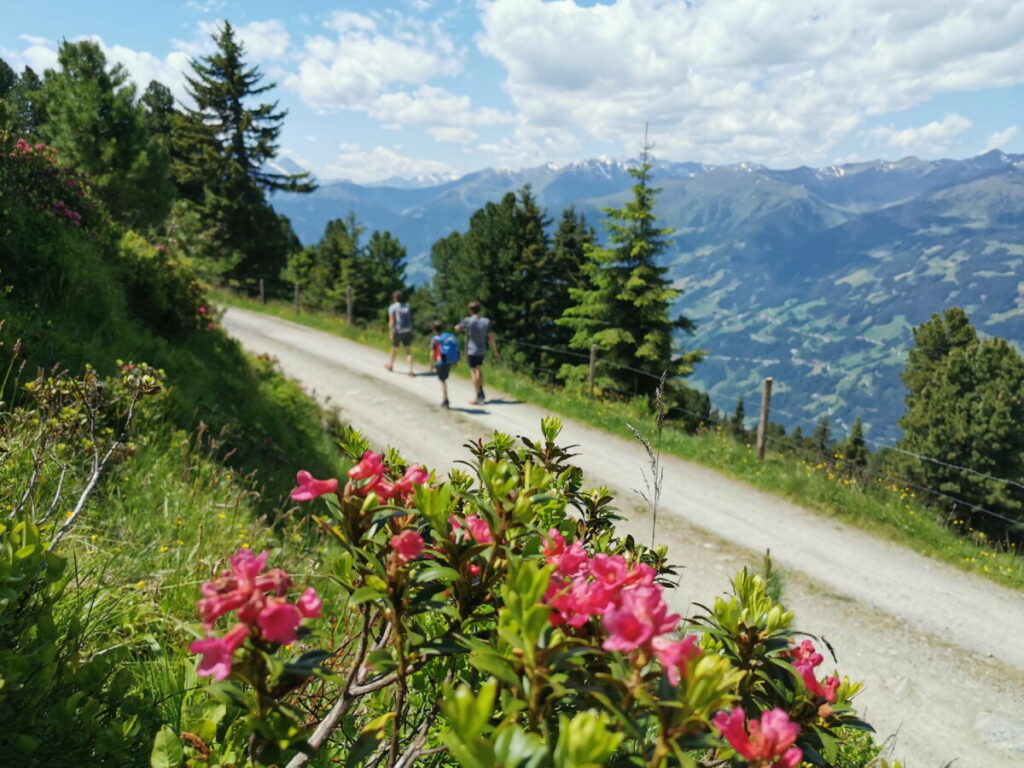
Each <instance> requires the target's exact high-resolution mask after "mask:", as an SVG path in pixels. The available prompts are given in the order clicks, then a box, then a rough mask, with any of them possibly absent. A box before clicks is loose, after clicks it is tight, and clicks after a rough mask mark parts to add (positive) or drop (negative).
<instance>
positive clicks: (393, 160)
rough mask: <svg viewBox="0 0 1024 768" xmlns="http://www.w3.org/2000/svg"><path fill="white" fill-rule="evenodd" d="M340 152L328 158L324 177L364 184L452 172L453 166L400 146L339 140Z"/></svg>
mask: <svg viewBox="0 0 1024 768" xmlns="http://www.w3.org/2000/svg"><path fill="white" fill-rule="evenodd" d="M339 148H340V149H341V152H340V153H339V154H338V156H337V157H336V158H335V159H334V161H333V162H331V163H330V164H329V165H328V166H327V169H326V171H325V172H324V177H325V178H326V179H347V180H349V181H354V182H356V183H358V184H367V183H371V182H375V181H382V180H383V179H388V178H391V177H392V176H401V177H409V176H419V175H422V174H427V173H446V174H447V173H452V172H453V170H454V169H453V168H452V167H451V166H449V165H446V164H445V163H440V162H437V161H435V160H420V159H416V158H412V157H407V156H405V155H403V154H401V147H394V148H388V147H382V146H377V147H374V148H373V149H367V150H363V149H362V148H361V147H360V146H359V145H357V144H342V145H341V146H340V147H339Z"/></svg>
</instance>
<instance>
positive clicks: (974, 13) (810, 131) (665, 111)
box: [477, 0, 1024, 165]
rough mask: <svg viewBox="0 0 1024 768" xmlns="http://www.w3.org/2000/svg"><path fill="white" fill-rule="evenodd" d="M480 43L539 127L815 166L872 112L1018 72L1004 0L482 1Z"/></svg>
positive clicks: (1021, 52)
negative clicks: (645, 138) (649, 138)
mask: <svg viewBox="0 0 1024 768" xmlns="http://www.w3.org/2000/svg"><path fill="white" fill-rule="evenodd" d="M478 5H479V8H480V14H481V24H482V31H481V33H480V34H479V36H478V38H477V43H478V46H479V48H480V50H481V51H482V52H483V53H485V54H486V55H489V56H491V57H493V58H495V59H497V60H498V61H499V62H500V63H501V64H502V65H503V66H504V67H505V69H506V79H505V83H504V88H505V90H506V92H507V93H508V95H509V96H510V98H511V99H512V100H513V102H514V104H515V105H516V107H517V108H518V109H519V110H520V114H521V116H522V118H523V119H524V120H525V121H526V122H527V123H529V124H530V125H531V126H533V127H534V128H537V129H541V128H545V127H550V128H563V129H567V128H571V127H573V126H579V127H581V128H582V130H584V131H585V132H586V133H587V134H589V136H590V137H592V138H594V139H598V140H603V141H612V142H622V143H623V144H624V145H625V146H627V147H630V148H635V147H637V146H638V144H639V143H640V137H641V135H642V130H643V129H642V126H643V124H644V123H645V122H648V123H650V126H651V133H652V135H653V136H654V137H655V139H656V140H657V142H658V145H659V154H661V155H663V156H666V157H678V158H682V157H687V156H688V157H699V158H700V159H703V160H708V161H712V162H727V161H735V160H740V159H749V160H754V161H757V162H763V163H767V164H773V165H785V164H790V163H798V162H809V161H816V160H817V161H824V160H826V159H827V158H828V157H830V156H831V154H832V153H833V149H834V148H835V147H836V146H837V145H838V144H839V143H840V142H841V141H842V140H844V139H846V138H849V137H850V136H852V135H853V134H854V133H855V132H856V131H857V130H858V129H859V128H860V126H861V124H862V123H863V122H864V121H865V119H867V118H868V117H870V116H874V115H881V114H886V113H889V112H893V111H896V110H902V109H906V108H909V107H912V106H915V105H918V104H921V103H924V102H926V101H927V100H929V99H930V98H932V97H933V96H935V95H936V94H940V93H945V92H950V91H958V90H970V89H982V88H990V87H997V86H1007V85H1011V84H1014V83H1019V82H1024V68H1021V67H1020V61H1022V60H1024V3H1020V2H1016V0H928V2H926V3H906V2H905V1H904V0H833V2H829V3H821V2H820V1H819V0H785V2H766V0H732V2H692V3H690V2H688V3H683V2H679V1H678V0H616V1H615V2H613V3H610V4H598V5H592V6H590V7H581V6H579V5H577V4H576V3H575V2H573V1H572V0H548V1H545V0H479V3H478Z"/></svg>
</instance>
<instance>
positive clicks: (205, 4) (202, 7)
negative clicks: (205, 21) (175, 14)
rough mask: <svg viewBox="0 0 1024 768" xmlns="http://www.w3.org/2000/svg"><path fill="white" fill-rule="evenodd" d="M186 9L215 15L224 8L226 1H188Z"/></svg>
mask: <svg viewBox="0 0 1024 768" xmlns="http://www.w3.org/2000/svg"><path fill="white" fill-rule="evenodd" d="M185 7H186V8H191V9H192V10H193V11H199V13H213V12H214V11H219V10H220V9H221V8H223V7H224V0H188V2H187V3H185Z"/></svg>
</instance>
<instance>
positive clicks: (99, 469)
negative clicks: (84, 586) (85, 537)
mask: <svg viewBox="0 0 1024 768" xmlns="http://www.w3.org/2000/svg"><path fill="white" fill-rule="evenodd" d="M140 396H141V395H140V393H139V392H138V391H136V392H135V394H134V395H133V396H132V402H131V405H129V406H128V414H127V416H125V420H124V427H123V428H122V429H121V434H120V435H119V436H118V438H117V440H115V441H114V442H113V443H111V444H110V448H108V449H107V452H106V453H105V454H103V458H102V459H99V458H98V457H99V451H96V453H95V455H94V458H93V465H92V466H93V469H92V473H91V474H90V475H89V482H88V483H86V485H85V489H84V490H83V491H82V494H81V495H80V496H79V497H78V501H77V502H76V503H75V508H74V509H72V510H71V514H70V515H68V519H67V520H66V521H65V523H64V525H62V526H61V528H60V530H59V531H57V535H56V536H54V537H53V541H51V542H50V546H49V547H47V548H46V551H47V552H53V550H54V549H56V548H57V545H58V544H60V541H61V539H63V538H64V534H66V533H67V532H68V531H69V530H70V529H71V526H72V525H74V524H75V521H76V520H77V519H78V516H79V515H80V514H82V510H84V509H85V504H86V502H87V501H89V497H90V496H92V492H93V491H95V490H96V486H97V484H98V483H99V481H100V475H102V474H103V470H104V469H106V467H107V464H108V463H109V462H110V457H111V456H113V455H114V451H115V450H116V449H117V448H118V447H119V446H120V445H121V443H122V441H123V440H125V439H126V438H127V437H128V429H129V428H130V427H131V423H132V419H133V418H134V417H135V406H136V405H137V404H138V402H139V397H140ZM90 413H91V409H90ZM95 441H96V438H95V426H94V427H93V444H94V445H95Z"/></svg>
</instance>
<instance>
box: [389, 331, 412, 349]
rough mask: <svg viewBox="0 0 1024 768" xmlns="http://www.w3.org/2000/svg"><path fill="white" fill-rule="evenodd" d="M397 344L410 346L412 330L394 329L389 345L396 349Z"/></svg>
mask: <svg viewBox="0 0 1024 768" xmlns="http://www.w3.org/2000/svg"><path fill="white" fill-rule="evenodd" d="M399 344H401V345H402V346H403V347H411V346H412V331H396V332H395V333H393V334H391V346H392V347H394V348H396V349H397V348H398V345H399Z"/></svg>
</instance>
